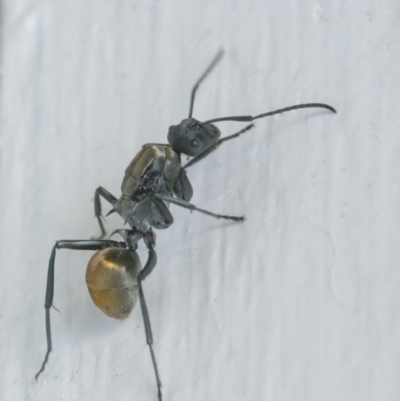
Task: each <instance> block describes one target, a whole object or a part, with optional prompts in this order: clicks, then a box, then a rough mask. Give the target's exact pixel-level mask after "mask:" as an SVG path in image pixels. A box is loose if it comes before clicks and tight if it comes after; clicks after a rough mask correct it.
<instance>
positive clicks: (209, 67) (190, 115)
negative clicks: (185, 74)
mask: <svg viewBox="0 0 400 401" xmlns="http://www.w3.org/2000/svg"><path fill="white" fill-rule="evenodd" d="M223 54H224V51H223V50H222V49H220V50H219V52H218V53H217V55H216V56H215V57H214V60H213V61H212V62H211V64H210V65H209V66H208V68H207V69H206V71H205V72H204V73H203V75H202V76H201V77H200V78H199V80H198V81H197V82H196V84H195V85H194V87H193V89H192V94H191V96H190V107H189V118H191V117H192V114H193V105H194V97H195V96H196V91H197V88H198V87H199V85H200V84H201V82H202V81H203V79H204V78H205V77H206V76H207V75H208V74H209V73H210V71H211V70H212V69H213V68H214V67H215V65H216V64H217V63H218V61H219V60H220V59H221V57H222V56H223Z"/></svg>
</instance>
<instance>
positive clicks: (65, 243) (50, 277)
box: [35, 240, 126, 380]
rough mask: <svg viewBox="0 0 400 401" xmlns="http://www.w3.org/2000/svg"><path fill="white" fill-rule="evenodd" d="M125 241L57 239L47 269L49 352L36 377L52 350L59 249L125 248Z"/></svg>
mask: <svg viewBox="0 0 400 401" xmlns="http://www.w3.org/2000/svg"><path fill="white" fill-rule="evenodd" d="M125 246H126V244H125V242H117V241H111V240H61V241H57V242H56V243H55V244H54V246H53V250H52V251H51V255H50V260H49V268H48V270H47V284H46V296H45V302H44V308H45V310H46V337H47V352H46V355H45V357H44V360H43V363H42V366H41V368H40V370H39V372H37V373H36V375H35V379H36V380H37V379H38V377H39V376H40V374H41V373H42V372H43V371H44V368H45V367H46V364H47V362H48V360H49V355H50V352H51V350H52V343H51V328H50V308H51V307H52V306H53V295H54V261H55V259H56V250H57V249H75V250H81V251H83V250H85V251H97V250H100V249H103V248H110V247H115V248H121V247H122V248H125Z"/></svg>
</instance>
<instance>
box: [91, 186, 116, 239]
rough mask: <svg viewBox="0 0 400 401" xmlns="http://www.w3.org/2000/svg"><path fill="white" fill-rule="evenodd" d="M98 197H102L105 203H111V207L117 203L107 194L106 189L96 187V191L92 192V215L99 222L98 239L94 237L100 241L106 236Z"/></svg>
mask: <svg viewBox="0 0 400 401" xmlns="http://www.w3.org/2000/svg"><path fill="white" fill-rule="evenodd" d="M100 196H101V197H103V198H104V199H105V200H106V201H107V202H109V203H111V205H112V206H114V205H115V204H116V203H117V200H118V199H117V198H116V197H115V196H114V195H113V194H111V193H110V192H108V191H107V190H106V189H104V188H103V187H98V188H97V189H96V191H95V192H94V215H95V217H96V218H97V221H98V222H99V226H100V230H101V234H100V236H99V237H96V239H102V238H104V237H105V235H106V234H107V232H106V230H105V228H104V224H103V221H102V220H101V219H102V215H101V201H100Z"/></svg>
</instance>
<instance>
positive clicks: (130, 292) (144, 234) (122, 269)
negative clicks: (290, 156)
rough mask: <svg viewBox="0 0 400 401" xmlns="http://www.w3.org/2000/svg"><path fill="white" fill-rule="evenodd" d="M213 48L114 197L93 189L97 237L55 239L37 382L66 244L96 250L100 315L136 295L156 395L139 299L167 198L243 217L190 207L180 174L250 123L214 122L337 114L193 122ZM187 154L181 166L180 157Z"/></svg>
mask: <svg viewBox="0 0 400 401" xmlns="http://www.w3.org/2000/svg"><path fill="white" fill-rule="evenodd" d="M222 54H223V52H222V50H220V51H219V52H218V54H217V55H216V57H215V58H214V59H213V61H212V62H211V64H210V65H209V66H208V68H207V69H206V71H205V72H204V73H203V75H202V76H201V77H200V78H199V79H198V81H197V82H196V84H195V85H194V87H193V89H192V92H191V97H190V107H189V116H188V118H185V119H184V120H182V121H181V123H180V124H178V125H172V126H171V127H170V128H169V132H168V136H167V138H168V144H156V143H148V144H145V145H143V147H142V149H141V150H140V151H139V153H138V154H137V155H136V156H135V157H134V159H133V160H132V161H131V163H130V164H129V166H128V167H127V168H126V170H125V176H124V179H123V181H122V185H121V192H122V195H121V196H120V197H119V199H117V198H116V197H115V196H114V195H112V194H111V193H110V192H108V191H107V190H106V189H104V188H103V187H98V188H97V189H96V191H95V194H94V211H95V217H96V218H97V220H98V223H99V226H100V230H101V235H100V236H99V237H98V238H92V239H89V240H60V241H56V243H55V244H54V246H53V250H52V252H51V255H50V260H49V267H48V273H47V285H46V296H45V304H44V307H45V317H46V336H47V352H46V355H45V357H44V360H43V363H42V366H41V368H40V370H39V371H38V373H37V374H36V376H35V377H36V380H37V379H38V377H39V375H40V374H41V373H42V372H43V371H44V369H45V366H46V364H47V362H48V360H49V355H50V352H51V350H52V341H51V329H50V308H51V307H52V306H53V295H54V262H55V257H56V250H57V249H73V250H86V251H87V250H88V251H97V252H96V253H95V254H94V255H93V256H92V258H91V259H90V261H89V263H88V266H87V270H86V284H87V286H88V289H89V294H90V296H91V298H92V300H93V302H94V303H95V305H96V306H97V307H98V308H100V309H101V310H102V311H103V312H104V313H105V314H106V315H107V316H109V317H113V318H115V319H125V318H127V317H128V316H129V314H130V313H131V311H132V309H133V308H134V306H135V304H136V301H137V298H138V297H139V300H140V306H141V310H142V316H143V322H144V329H145V333H146V341H147V344H148V346H149V349H150V355H151V360H152V363H153V368H154V373H155V378H156V383H157V389H158V399H159V401H162V393H161V380H160V375H159V372H158V367H157V362H156V358H155V354H154V349H153V334H152V330H151V325H150V317H149V312H148V309H147V305H146V301H145V298H144V293H143V287H142V282H143V280H144V279H145V278H146V277H147V276H148V275H149V274H150V273H151V272H152V271H153V269H154V267H155V266H156V263H157V254H156V252H155V250H154V248H155V245H156V236H155V233H154V232H153V227H154V228H156V229H165V228H168V227H169V226H170V225H171V224H172V223H173V221H174V219H173V217H172V214H171V212H170V210H169V204H170V203H172V204H175V205H177V206H180V207H183V208H186V209H189V210H191V211H198V212H201V213H204V214H206V215H208V216H211V217H214V218H217V219H225V220H230V221H238V222H240V221H244V219H245V216H229V215H222V214H217V213H213V212H210V211H208V210H204V209H200V208H198V207H197V206H194V205H193V204H191V203H190V202H189V201H190V199H191V198H192V196H193V188H192V185H191V184H190V181H189V179H188V177H187V175H186V170H187V169H188V168H189V167H191V166H193V165H194V164H195V163H197V162H199V161H200V160H202V159H204V158H205V157H206V156H208V155H209V154H210V153H211V152H213V151H214V150H215V149H217V148H218V147H219V146H220V145H221V144H222V143H223V142H226V141H229V140H231V139H233V138H237V137H238V136H239V135H241V134H243V133H245V132H247V131H249V130H250V129H251V128H253V127H254V125H253V124H250V125H248V126H246V127H245V128H244V129H242V130H241V131H239V132H237V133H235V134H233V135H230V136H226V137H224V138H221V139H219V138H220V136H221V132H220V130H219V129H218V128H217V127H216V126H215V125H214V123H218V122H221V121H248V122H250V121H253V120H257V119H259V118H264V117H269V116H272V115H274V114H279V113H285V112H287V111H291V110H297V109H303V108H316V107H317V108H323V109H327V110H330V111H332V112H334V113H336V110H335V109H334V108H333V107H331V106H329V105H327V104H323V103H306V104H299V105H295V106H290V107H285V108H283V109H279V110H275V111H271V112H268V113H264V114H259V115H257V116H254V117H253V116H233V117H220V118H214V119H212V120H208V121H204V122H200V121H198V120H196V119H195V118H193V117H192V114H193V106H194V100H195V95H196V91H197V89H198V87H199V85H200V84H201V82H202V81H203V80H204V78H205V77H206V76H207V75H208V74H209V73H210V71H211V70H212V69H213V68H214V66H215V65H216V64H217V63H218V61H219V60H220V59H221V57H222ZM182 154H183V155H187V156H188V157H192V159H191V160H189V161H188V162H187V163H186V164H185V165H182V162H181V155H182ZM100 197H102V198H104V199H105V200H106V201H107V202H109V203H110V204H111V205H112V209H111V211H110V212H109V213H108V214H107V215H106V216H108V215H109V214H111V213H114V212H116V213H118V214H119V215H120V216H121V217H122V218H123V219H124V220H125V224H128V226H129V227H130V228H129V229H125V228H124V229H118V230H115V231H114V232H113V233H112V235H113V234H115V233H117V234H119V235H120V236H121V237H122V238H123V240H124V241H122V242H118V241H114V240H111V239H103V238H104V237H105V235H106V230H105V229H104V225H103V222H102V214H101V201H100ZM141 239H143V241H144V243H145V245H146V247H147V249H148V254H149V256H148V259H147V262H146V264H145V266H144V267H143V268H142V266H141V262H140V259H139V256H138V254H137V252H136V249H137V247H138V242H139V240H141Z"/></svg>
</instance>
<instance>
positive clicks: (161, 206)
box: [151, 194, 175, 227]
mask: <svg viewBox="0 0 400 401" xmlns="http://www.w3.org/2000/svg"><path fill="white" fill-rule="evenodd" d="M153 195H155V194H153ZM167 198H170V197H169V196H167ZM172 199H175V198H172ZM164 200H166V199H164ZM151 201H152V203H153V205H154V206H155V207H156V208H157V209H158V211H159V212H160V214H161V216H162V217H163V218H164V221H165V225H166V226H167V227H168V226H170V225H171V224H172V223H173V222H174V218H173V217H172V214H171V212H170V211H169V209H168V207H167V205H166V204H165V203H164V202H163V198H161V197H158V196H157V197H151Z"/></svg>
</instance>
